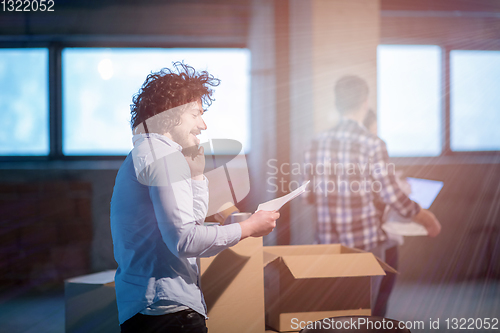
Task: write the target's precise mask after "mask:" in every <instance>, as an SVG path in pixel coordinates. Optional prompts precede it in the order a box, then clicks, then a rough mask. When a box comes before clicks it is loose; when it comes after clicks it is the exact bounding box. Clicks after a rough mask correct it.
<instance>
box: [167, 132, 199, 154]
mask: <svg viewBox="0 0 500 333" xmlns="http://www.w3.org/2000/svg"><path fill="white" fill-rule="evenodd" d="M170 135H172V140H173V141H174V142H176V143H178V144H179V145H180V146H181V147H182V154H184V156H190V157H193V158H194V157H196V156H197V155H198V149H199V148H198V145H197V144H194V145H193V143H192V142H190V140H189V139H190V137H191V133H188V134H187V135H186V134H185V133H182V132H181V131H179V130H178V129H175V128H174V129H173V130H172V131H170Z"/></svg>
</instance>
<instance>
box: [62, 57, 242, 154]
mask: <svg viewBox="0 0 500 333" xmlns="http://www.w3.org/2000/svg"><path fill="white" fill-rule="evenodd" d="M174 61H184V63H186V64H188V65H190V66H193V67H194V68H195V69H196V70H207V71H208V72H209V73H210V74H213V75H214V76H215V77H217V78H219V79H220V80H221V84H220V85H219V86H218V87H216V88H215V92H214V95H213V97H214V98H215V101H214V102H213V104H212V106H211V107H210V108H209V109H208V112H207V113H206V114H205V116H204V120H205V122H206V124H207V126H208V129H207V130H206V131H204V132H203V135H202V136H201V137H200V139H201V141H202V142H204V141H206V140H207V139H212V138H224V139H234V140H237V141H239V142H241V143H242V144H243V147H244V149H245V151H246V152H248V151H249V148H250V138H249V134H250V129H249V126H250V119H249V112H250V110H249V88H250V78H249V73H250V68H249V64H250V53H249V51H248V50H247V49H144V48H113V49H109V48H106V49H105V48H66V49H64V50H63V53H62V64H63V65H62V71H63V78H62V81H63V153H64V154H65V155H98V154H101V155H120V154H122V155H123V154H127V153H128V152H129V151H130V149H131V148H132V139H131V128H130V104H131V103H132V96H133V95H134V94H135V93H137V92H138V90H139V88H140V87H141V85H142V83H143V82H144V80H145V78H146V76H147V75H148V74H149V73H151V72H152V71H158V70H160V69H161V68H164V67H169V68H172V63H173V62H174ZM219 153H228V154H229V153H234V152H232V151H223V152H221V151H219ZM236 153H237V152H236Z"/></svg>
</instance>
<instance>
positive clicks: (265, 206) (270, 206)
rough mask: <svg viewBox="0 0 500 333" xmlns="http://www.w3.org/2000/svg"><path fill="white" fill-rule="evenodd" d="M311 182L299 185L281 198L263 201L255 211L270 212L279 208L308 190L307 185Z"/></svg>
mask: <svg viewBox="0 0 500 333" xmlns="http://www.w3.org/2000/svg"><path fill="white" fill-rule="evenodd" d="M309 182H310V181H309V180H308V181H307V183H305V184H304V185H302V186H301V187H299V188H298V189H296V190H295V191H293V192H290V193H288V194H286V195H284V196H282V197H279V198H276V199H273V200H269V201H268V202H264V203H261V204H260V205H259V207H257V210H256V211H255V212H258V211H259V210H265V211H268V212H272V211H274V210H279V209H280V208H281V207H283V205H284V204H286V203H287V202H288V201H290V200H292V199H294V198H296V197H298V196H299V195H301V194H302V193H304V192H305V191H306V187H307V184H309Z"/></svg>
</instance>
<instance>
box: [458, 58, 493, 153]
mask: <svg viewBox="0 0 500 333" xmlns="http://www.w3.org/2000/svg"><path fill="white" fill-rule="evenodd" d="M450 65H451V108H450V109H451V149H452V150H454V151H470V150H482V151H487V150H500V130H499V126H500V51H458V50H457V51H451V55H450Z"/></svg>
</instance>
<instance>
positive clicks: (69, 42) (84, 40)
mask: <svg viewBox="0 0 500 333" xmlns="http://www.w3.org/2000/svg"><path fill="white" fill-rule="evenodd" d="M10 48H46V49H48V76H47V80H48V93H49V96H48V97H49V98H48V101H49V153H48V155H43V156H33V155H0V162H14V163H15V162H23V163H24V162H36V163H38V162H45V163H48V165H49V167H50V165H51V164H53V165H56V166H58V167H60V166H61V164H60V162H61V161H63V162H64V161H74V162H75V163H76V165H77V167H80V166H81V164H80V163H79V162H80V161H101V162H99V163H98V164H99V165H101V164H102V162H105V161H110V162H111V164H112V165H113V166H114V165H115V163H113V161H123V160H124V159H125V158H126V156H127V155H126V154H125V155H64V154H63V149H62V147H63V110H62V109H63V99H62V98H63V92H62V89H63V82H62V51H63V49H65V48H165V49H169V48H198V49H200V48H207V49H213V48H248V45H246V43H239V42H234V41H232V42H228V43H220V42H213V41H208V42H195V41H188V42H179V41H175V40H174V41H171V40H169V39H168V38H166V39H165V38H163V37H161V36H159V37H149V38H144V40H140V39H137V40H133V39H132V38H129V37H128V36H112V37H110V36H99V37H95V36H92V37H85V36H82V37H68V38H53V37H51V36H45V37H44V36H41V37H40V38H27V37H24V36H22V37H19V38H17V37H13V38H0V49H10ZM105 167H107V166H105ZM84 168H85V167H84Z"/></svg>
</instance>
